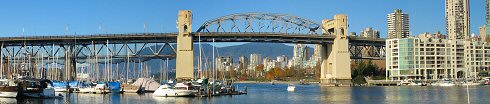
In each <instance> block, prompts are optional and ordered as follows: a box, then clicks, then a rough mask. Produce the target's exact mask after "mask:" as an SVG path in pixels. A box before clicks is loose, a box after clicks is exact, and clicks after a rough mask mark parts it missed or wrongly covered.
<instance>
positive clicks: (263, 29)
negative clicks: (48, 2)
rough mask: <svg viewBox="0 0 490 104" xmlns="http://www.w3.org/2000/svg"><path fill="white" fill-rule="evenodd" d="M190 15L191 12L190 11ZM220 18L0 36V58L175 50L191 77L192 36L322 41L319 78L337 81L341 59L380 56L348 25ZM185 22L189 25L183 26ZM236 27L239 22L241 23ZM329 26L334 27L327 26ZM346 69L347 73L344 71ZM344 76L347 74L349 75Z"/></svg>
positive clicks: (85, 58)
mask: <svg viewBox="0 0 490 104" xmlns="http://www.w3.org/2000/svg"><path fill="white" fill-rule="evenodd" d="M253 15H255V16H250V17H261V16H256V15H258V14H253ZM281 16H283V15H281ZM189 17H190V18H192V15H190V16H189ZM231 17H233V16H231ZM245 17H247V16H245ZM265 17H267V18H269V19H270V18H275V17H274V16H272V15H269V16H265ZM279 17H280V16H279ZM225 18H226V19H216V20H212V21H210V22H207V23H205V24H204V25H203V26H201V28H199V29H198V31H197V32H191V30H192V29H191V28H190V27H191V26H192V25H191V23H192V21H191V19H189V20H188V21H187V22H179V23H182V24H179V33H136V34H101V35H76V36H75V35H68V36H31V37H8V38H0V42H1V51H0V56H1V57H0V58H1V59H2V61H3V63H15V62H17V63H19V62H20V60H26V59H28V60H46V61H45V62H44V63H59V64H67V65H74V64H76V63H104V62H105V61H104V60H105V59H110V60H111V63H110V64H113V63H128V62H133V63H140V62H144V61H147V60H151V59H170V60H172V59H176V58H179V57H178V56H180V57H182V58H183V57H186V59H185V60H186V61H184V62H178V63H184V64H182V65H177V66H192V67H185V68H184V69H182V68H180V67H179V68H177V72H179V71H181V69H182V70H184V71H182V72H183V73H180V72H179V73H180V74H179V75H178V76H177V77H190V76H191V74H194V72H193V71H194V67H193V66H194V64H193V63H185V62H188V61H190V60H191V59H193V58H189V57H191V56H192V57H193V56H194V55H193V52H192V51H194V50H193V49H191V47H192V44H193V42H194V43H195V42H198V41H201V42H213V40H214V41H215V42H266V43H301V44H322V46H324V53H325V55H324V58H325V59H324V60H323V62H322V72H324V73H322V78H324V79H329V80H328V81H329V82H328V83H334V84H339V83H344V82H342V81H341V80H338V79H349V78H350V67H348V68H347V67H342V66H350V65H346V63H350V59H353V60H357V59H374V60H382V59H384V57H385V54H384V51H385V40H384V39H373V38H362V37H350V36H347V35H346V32H348V30H347V28H348V27H347V26H344V27H341V26H340V27H341V28H342V29H344V30H342V29H341V28H340V27H339V26H335V27H331V28H330V27H328V26H323V25H325V24H322V25H320V24H315V23H313V22H311V21H301V20H304V19H301V18H297V17H288V18H290V20H298V21H290V20H280V19H271V20H273V21H271V20H269V21H267V22H268V24H276V23H279V22H278V21H282V22H284V21H286V22H287V21H289V22H288V23H287V25H284V26H278V25H277V24H276V25H273V26H272V25H271V26H270V27H269V26H264V25H263V24H261V23H256V22H249V21H248V20H247V21H245V22H244V23H245V24H242V25H244V26H239V25H237V24H231V25H226V24H224V23H233V22H224V21H235V22H236V19H230V17H225ZM242 19H246V18H242ZM255 19H257V18H255ZM261 19H266V18H261ZM334 20H335V19H334ZM260 21H261V20H260ZM186 23H187V24H186ZM299 23H308V25H306V24H304V25H301V24H299ZM298 24H299V25H298ZM185 25H187V26H188V27H187V28H186V27H185ZM252 25H258V26H252ZM291 25H297V26H291ZM226 26H229V27H226ZM212 27H216V29H211V28H212ZM239 27H241V29H240V28H239ZM185 29H188V30H185ZM322 29H323V30H325V32H324V33H319V30H322ZM332 29H333V31H331V30H332ZM226 30H228V31H226ZM340 31H342V32H340ZM341 33H342V34H341ZM184 35H185V36H186V37H185V39H186V40H185V42H184V41H182V40H181V39H184V38H183V37H182V36H184ZM199 39H200V40H199ZM179 41H180V43H179ZM176 43H178V44H179V45H177V47H175V44H176ZM181 46H186V47H181ZM189 46H190V47H189ZM184 51H186V52H184ZM179 54H181V55H183V56H181V55H179ZM334 56H335V57H334ZM55 59H56V60H67V59H68V60H71V61H66V62H65V61H55ZM344 59H345V60H344ZM177 60H179V59H177ZM70 70H72V69H70ZM189 73H191V74H189ZM335 73H337V74H335ZM340 73H341V74H340ZM346 73H349V74H348V75H347V74H346ZM327 74H330V75H327ZM192 76H195V75H192ZM346 76H349V78H347V77H346ZM327 77H329V78H327ZM344 77H345V78H344ZM332 79H333V80H332Z"/></svg>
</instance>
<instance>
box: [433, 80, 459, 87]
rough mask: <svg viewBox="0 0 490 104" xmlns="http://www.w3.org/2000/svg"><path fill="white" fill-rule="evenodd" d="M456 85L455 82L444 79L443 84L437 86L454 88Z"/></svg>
mask: <svg viewBox="0 0 490 104" xmlns="http://www.w3.org/2000/svg"><path fill="white" fill-rule="evenodd" d="M454 85H456V84H454V82H453V81H452V80H449V79H444V80H443V81H442V82H439V83H438V84H437V86H454Z"/></svg>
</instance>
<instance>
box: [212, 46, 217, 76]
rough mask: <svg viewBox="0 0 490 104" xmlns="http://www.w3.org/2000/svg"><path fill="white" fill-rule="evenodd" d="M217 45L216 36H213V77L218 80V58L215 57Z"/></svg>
mask: <svg viewBox="0 0 490 104" xmlns="http://www.w3.org/2000/svg"><path fill="white" fill-rule="evenodd" d="M215 47H216V43H215V42H214V38H213V78H214V80H216V77H217V75H216V58H215V57H214V48H215Z"/></svg>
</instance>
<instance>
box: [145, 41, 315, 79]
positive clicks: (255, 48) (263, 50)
mask: <svg viewBox="0 0 490 104" xmlns="http://www.w3.org/2000/svg"><path fill="white" fill-rule="evenodd" d="M151 47H154V46H151ZM157 47H159V46H157ZM173 47H174V48H175V49H176V48H177V47H176V45H174V46H173ZM202 48H203V61H204V60H205V59H206V58H205V57H208V58H209V61H212V58H211V57H212V54H213V53H212V52H213V46H212V45H210V44H202ZM293 48H294V47H293V46H288V45H285V44H282V43H246V44H242V45H235V46H228V47H219V48H217V49H216V50H215V52H216V53H215V56H216V57H218V56H223V57H232V58H233V60H234V62H235V63H236V62H238V58H239V57H240V56H246V57H247V58H249V59H250V54H253V53H258V54H261V55H262V58H265V57H270V58H273V59H275V58H276V57H277V56H281V55H286V56H288V57H289V58H291V57H292V56H293V50H294V49H293ZM169 49H170V48H168V47H167V48H165V49H164V51H163V52H162V53H172V52H171V50H169ZM310 50H312V51H310V52H313V48H311V47H310ZM141 53H142V54H146V53H151V50H150V49H149V48H145V49H143V50H142V52H141ZM310 54H311V53H310ZM197 60H199V45H197V44H194V62H195V63H194V64H196V66H197V64H198V63H197V62H198V61H197ZM160 62H163V61H160V60H159V59H153V60H150V61H149V62H148V64H149V65H150V66H149V67H150V68H151V69H153V70H152V72H157V71H158V70H159V67H160V66H159V65H160ZM169 68H171V69H175V60H169Z"/></svg>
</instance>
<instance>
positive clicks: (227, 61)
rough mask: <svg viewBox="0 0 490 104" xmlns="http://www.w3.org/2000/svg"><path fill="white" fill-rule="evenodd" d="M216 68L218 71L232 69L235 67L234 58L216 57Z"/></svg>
mask: <svg viewBox="0 0 490 104" xmlns="http://www.w3.org/2000/svg"><path fill="white" fill-rule="evenodd" d="M216 69H217V70H218V71H229V70H230V69H233V58H231V57H218V58H216Z"/></svg>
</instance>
